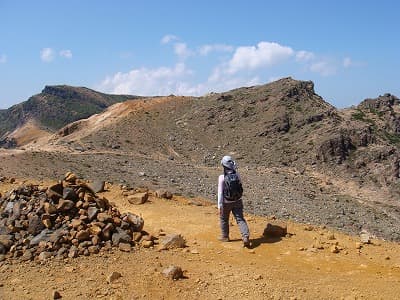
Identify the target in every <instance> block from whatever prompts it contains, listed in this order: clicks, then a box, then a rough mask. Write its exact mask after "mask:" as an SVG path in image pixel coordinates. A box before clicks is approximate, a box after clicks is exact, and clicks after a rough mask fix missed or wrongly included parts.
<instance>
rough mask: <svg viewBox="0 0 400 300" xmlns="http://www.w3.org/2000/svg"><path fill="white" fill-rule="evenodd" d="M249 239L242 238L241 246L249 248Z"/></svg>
mask: <svg viewBox="0 0 400 300" xmlns="http://www.w3.org/2000/svg"><path fill="white" fill-rule="evenodd" d="M250 246H251V245H250V240H249V239H247V238H246V239H244V240H243V247H245V248H249V249H250Z"/></svg>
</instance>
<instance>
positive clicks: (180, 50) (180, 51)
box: [174, 43, 194, 59]
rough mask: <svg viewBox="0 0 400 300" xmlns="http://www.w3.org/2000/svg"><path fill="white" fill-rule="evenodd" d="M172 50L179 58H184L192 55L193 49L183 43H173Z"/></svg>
mask: <svg viewBox="0 0 400 300" xmlns="http://www.w3.org/2000/svg"><path fill="white" fill-rule="evenodd" d="M174 52H175V54H176V55H178V57H179V58H180V59H186V58H187V57H189V56H191V55H193V54H194V53H193V51H192V50H190V49H189V48H188V47H187V45H186V44H185V43H176V44H175V45H174Z"/></svg>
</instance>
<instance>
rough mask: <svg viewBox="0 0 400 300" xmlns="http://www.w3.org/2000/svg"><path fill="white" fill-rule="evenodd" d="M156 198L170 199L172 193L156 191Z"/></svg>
mask: <svg viewBox="0 0 400 300" xmlns="http://www.w3.org/2000/svg"><path fill="white" fill-rule="evenodd" d="M156 196H157V197H158V198H164V199H172V197H173V195H172V193H171V192H170V191H167V190H157V191H156Z"/></svg>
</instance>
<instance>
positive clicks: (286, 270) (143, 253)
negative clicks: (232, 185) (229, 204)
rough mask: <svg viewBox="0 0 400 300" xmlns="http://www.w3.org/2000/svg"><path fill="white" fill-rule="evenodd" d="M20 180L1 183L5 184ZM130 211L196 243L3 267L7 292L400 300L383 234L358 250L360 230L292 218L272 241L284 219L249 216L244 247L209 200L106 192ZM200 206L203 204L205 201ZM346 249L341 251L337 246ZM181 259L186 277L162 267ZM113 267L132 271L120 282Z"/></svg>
mask: <svg viewBox="0 0 400 300" xmlns="http://www.w3.org/2000/svg"><path fill="white" fill-rule="evenodd" d="M10 187H11V186H10V185H4V184H0V191H1V192H4V191H5V190H7V189H9V188H10ZM104 196H105V197H107V198H108V199H109V200H110V201H112V202H115V204H116V205H117V206H118V208H119V209H120V210H121V211H125V210H129V211H132V212H134V213H136V214H140V215H142V216H143V218H144V220H145V228H144V229H145V230H146V231H148V232H149V233H152V234H153V235H157V234H158V233H159V231H160V229H162V230H163V231H164V232H166V233H167V234H168V233H180V234H182V235H183V236H184V237H185V239H186V240H187V245H188V247H187V248H184V249H179V250H167V251H165V250H163V251H157V250H156V249H143V248H141V249H138V250H136V251H134V252H130V253H125V252H121V251H119V250H117V249H116V250H113V251H112V252H110V253H108V252H105V253H100V254H99V255H93V256H90V257H79V258H77V259H73V260H70V259H68V260H65V261H58V260H51V261H49V262H46V263H43V264H42V265H40V264H39V263H36V262H29V263H25V264H11V265H9V264H3V265H2V266H0V283H1V284H0V299H49V298H51V297H52V292H53V291H54V290H57V291H59V292H60V294H61V295H62V297H63V298H62V299H93V298H96V299H178V298H183V299H185V298H186V299H232V297H235V298H239V299H398V295H399V294H400V251H399V250H400V245H398V244H393V243H388V242H383V241H377V240H373V241H372V244H368V245H363V246H362V248H361V249H357V247H356V243H357V242H359V239H358V237H349V236H346V235H343V234H340V233H337V232H333V231H330V230H328V229H323V228H319V227H313V226H307V225H301V224H294V223H288V224H287V226H288V232H289V233H290V235H291V236H290V237H284V238H282V239H275V240H272V239H269V240H268V239H265V238H263V237H262V233H263V230H264V228H265V226H266V224H267V223H268V222H269V223H278V224H282V223H281V222H279V221H276V220H271V219H267V218H265V217H256V216H250V215H246V217H247V221H248V223H249V227H250V231H251V234H252V237H251V239H252V242H253V245H254V247H253V248H252V249H250V250H249V249H245V248H242V244H241V241H240V234H239V231H238V227H237V226H236V225H233V224H232V226H231V239H232V241H231V242H228V243H221V242H219V241H218V240H217V236H218V234H219V226H218V218H217V210H216V207H215V206H213V205H210V204H207V202H205V201H202V200H201V199H184V198H181V197H174V199H172V200H165V199H159V198H156V197H150V199H149V202H147V203H145V204H143V205H139V206H134V205H131V204H129V203H128V202H127V201H126V200H125V198H124V197H123V196H122V195H121V190H120V189H119V188H118V187H116V186H110V187H109V189H108V191H107V192H105V193H104ZM199 204H202V205H201V206H200V205H199ZM334 246H337V248H338V249H340V250H339V253H332V252H331V248H332V247H334ZM169 265H177V266H180V267H182V269H183V270H184V275H185V278H184V279H181V280H178V281H172V280H170V279H167V278H165V277H163V275H162V274H161V272H162V270H163V269H165V268H166V267H168V266H169ZM113 271H117V272H120V273H121V274H122V277H121V278H120V279H118V280H117V281H116V282H115V283H113V284H108V283H107V282H106V277H107V276H108V275H109V274H110V273H112V272H113Z"/></svg>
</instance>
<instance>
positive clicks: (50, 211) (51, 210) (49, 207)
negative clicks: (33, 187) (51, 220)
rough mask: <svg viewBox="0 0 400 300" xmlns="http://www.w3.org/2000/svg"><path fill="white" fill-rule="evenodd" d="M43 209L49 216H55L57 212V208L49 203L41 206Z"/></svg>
mask: <svg viewBox="0 0 400 300" xmlns="http://www.w3.org/2000/svg"><path fill="white" fill-rule="evenodd" d="M43 207H44V211H45V212H46V213H47V214H49V215H52V214H55V213H56V212H57V207H56V206H55V205H53V204H51V203H49V202H45V203H44V204H43Z"/></svg>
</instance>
